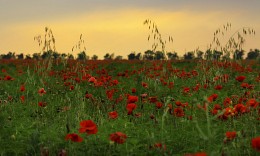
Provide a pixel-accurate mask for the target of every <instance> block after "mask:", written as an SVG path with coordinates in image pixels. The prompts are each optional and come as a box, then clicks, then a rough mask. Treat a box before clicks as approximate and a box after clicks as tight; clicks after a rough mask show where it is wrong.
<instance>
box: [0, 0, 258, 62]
mask: <svg viewBox="0 0 260 156" xmlns="http://www.w3.org/2000/svg"><path fill="white" fill-rule="evenodd" d="M259 6H260V0H248V1H245V0H129V1H126V0H0V54H3V53H7V52H9V51H11V52H16V54H19V53H24V54H29V53H30V54H32V53H34V52H40V50H41V48H39V46H38V45H37V42H36V41H34V40H33V38H34V36H36V35H44V28H45V27H46V26H47V27H49V28H51V29H52V31H53V34H54V37H55V39H56V49H57V51H58V52H60V53H72V51H71V49H72V47H73V46H74V45H75V44H76V43H77V42H78V41H79V36H80V34H83V39H84V40H85V42H86V43H85V46H86V48H87V50H86V53H87V55H90V56H92V55H93V54H96V55H98V56H99V59H103V56H104V55H105V54H106V53H115V55H121V56H123V57H124V58H126V56H127V55H128V54H129V53H131V52H133V51H135V52H142V53H143V52H144V51H145V50H148V49H151V47H152V42H148V41H147V37H148V35H149V30H148V27H147V26H144V25H143V22H144V20H145V19H148V18H149V19H151V20H152V21H154V22H155V23H156V24H157V26H158V28H159V31H160V32H161V34H162V37H163V38H164V39H167V37H168V36H169V35H170V36H172V37H173V43H169V44H167V45H166V50H167V51H176V52H178V54H179V56H182V55H183V54H184V53H185V52H187V51H192V50H195V49H196V48H198V47H199V48H200V49H201V50H203V51H204V50H205V49H206V48H207V46H208V45H209V44H210V42H211V41H212V39H213V33H214V31H215V30H216V29H217V28H219V27H222V26H223V24H226V23H227V22H229V23H231V24H232V29H231V32H230V33H229V34H228V35H229V36H230V35H232V34H233V33H234V32H235V31H236V30H238V29H239V28H241V27H252V28H253V29H254V30H255V31H256V35H255V36H248V37H246V38H245V39H246V44H245V46H244V49H245V50H246V51H248V50H249V49H250V48H252V49H255V48H258V49H260V17H259V15H260V9H259ZM226 38H228V36H227V37H226ZM223 41H225V38H223ZM76 53H78V51H75V52H74V53H73V54H74V55H76Z"/></svg>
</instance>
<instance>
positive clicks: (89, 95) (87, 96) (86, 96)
mask: <svg viewBox="0 0 260 156" xmlns="http://www.w3.org/2000/svg"><path fill="white" fill-rule="evenodd" d="M92 97H93V95H92V94H86V95H85V98H87V99H91V98H92Z"/></svg>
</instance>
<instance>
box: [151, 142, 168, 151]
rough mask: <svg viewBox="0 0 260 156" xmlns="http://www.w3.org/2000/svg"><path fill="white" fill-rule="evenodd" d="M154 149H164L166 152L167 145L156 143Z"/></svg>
mask: <svg viewBox="0 0 260 156" xmlns="http://www.w3.org/2000/svg"><path fill="white" fill-rule="evenodd" d="M153 147H154V148H158V149H163V150H166V145H165V144H162V143H155V144H154V145H153Z"/></svg>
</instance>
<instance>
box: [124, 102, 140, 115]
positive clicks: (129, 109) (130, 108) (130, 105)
mask: <svg viewBox="0 0 260 156" xmlns="http://www.w3.org/2000/svg"><path fill="white" fill-rule="evenodd" d="M136 107H137V105H136V104H135V103H129V104H127V105H126V109H127V111H128V112H127V114H128V115H130V114H132V113H133V110H134V109H136Z"/></svg>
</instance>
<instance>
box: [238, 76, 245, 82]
mask: <svg viewBox="0 0 260 156" xmlns="http://www.w3.org/2000/svg"><path fill="white" fill-rule="evenodd" d="M245 78H246V77H245V76H237V77H236V80H237V81H238V82H243V81H244V80H245Z"/></svg>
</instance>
